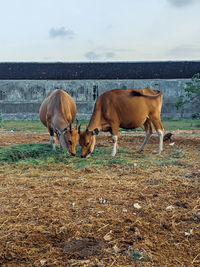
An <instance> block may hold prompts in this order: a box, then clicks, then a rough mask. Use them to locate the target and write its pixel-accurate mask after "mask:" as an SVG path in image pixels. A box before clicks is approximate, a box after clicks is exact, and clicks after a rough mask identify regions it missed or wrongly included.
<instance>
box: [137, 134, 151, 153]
mask: <svg viewBox="0 0 200 267" xmlns="http://www.w3.org/2000/svg"><path fill="white" fill-rule="evenodd" d="M151 135H152V131H146V136H145V138H144V141H143V143H142V145H141V146H140V148H139V149H138V151H137V152H141V151H142V150H143V148H144V146H145V145H146V143H147V142H148V140H149V137H150V136H151Z"/></svg>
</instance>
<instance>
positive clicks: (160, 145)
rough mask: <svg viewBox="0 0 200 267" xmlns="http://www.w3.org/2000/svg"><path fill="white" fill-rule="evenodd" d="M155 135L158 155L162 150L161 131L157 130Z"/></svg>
mask: <svg viewBox="0 0 200 267" xmlns="http://www.w3.org/2000/svg"><path fill="white" fill-rule="evenodd" d="M157 134H158V140H159V141H158V142H159V145H158V154H160V153H161V151H162V150H163V130H157Z"/></svg>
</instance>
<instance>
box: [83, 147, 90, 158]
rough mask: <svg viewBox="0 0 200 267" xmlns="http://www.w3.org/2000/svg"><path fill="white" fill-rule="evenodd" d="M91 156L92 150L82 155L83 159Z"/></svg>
mask: <svg viewBox="0 0 200 267" xmlns="http://www.w3.org/2000/svg"><path fill="white" fill-rule="evenodd" d="M90 154H91V150H90V149H88V151H87V152H86V153H85V155H81V158H86V157H87V156H88V155H90Z"/></svg>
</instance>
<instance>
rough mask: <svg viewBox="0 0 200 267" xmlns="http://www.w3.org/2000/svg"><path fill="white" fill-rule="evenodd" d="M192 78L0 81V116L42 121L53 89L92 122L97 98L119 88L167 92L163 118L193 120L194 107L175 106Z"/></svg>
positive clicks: (79, 117)
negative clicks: (41, 111) (44, 105)
mask: <svg viewBox="0 0 200 267" xmlns="http://www.w3.org/2000/svg"><path fill="white" fill-rule="evenodd" d="M187 81H188V79H174V80H163V79H162V80H161V79H154V80H151V79H148V80H117V79H116V80H0V115H1V117H2V119H4V120H15V119H28V120H31V119H39V117H38V111H39V107H40V105H41V103H42V101H43V99H44V98H45V96H46V95H47V93H48V92H49V91H51V90H53V89H56V88H61V89H63V90H65V91H66V92H67V93H69V94H70V95H71V96H72V97H73V99H74V100H75V102H76V104H77V111H78V114H77V118H78V119H89V118H90V116H91V113H92V110H93V106H94V103H95V101H96V99H97V97H98V96H99V95H100V94H102V93H103V92H105V91H107V90H111V89H115V88H125V89H126V88H144V87H149V88H152V89H160V90H161V91H162V92H163V107H162V118H171V119H177V118H180V117H182V118H191V115H192V113H196V108H197V107H194V106H192V105H190V104H188V105H187V107H184V109H181V110H178V111H177V110H176V108H175V106H174V104H175V103H176V101H177V100H178V97H179V96H180V95H181V94H183V93H184V90H183V89H184V86H185V83H186V82H187Z"/></svg>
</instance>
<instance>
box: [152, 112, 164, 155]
mask: <svg viewBox="0 0 200 267" xmlns="http://www.w3.org/2000/svg"><path fill="white" fill-rule="evenodd" d="M152 123H153V125H154V127H155V129H156V132H157V134H158V154H160V153H161V151H162V150H163V133H164V128H163V126H162V123H161V120H160V116H159V117H153V118H152Z"/></svg>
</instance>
